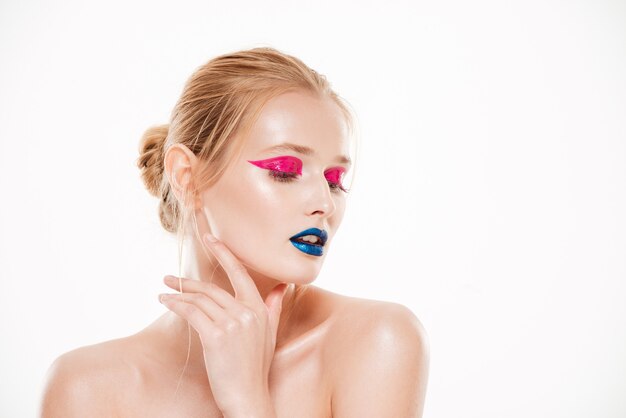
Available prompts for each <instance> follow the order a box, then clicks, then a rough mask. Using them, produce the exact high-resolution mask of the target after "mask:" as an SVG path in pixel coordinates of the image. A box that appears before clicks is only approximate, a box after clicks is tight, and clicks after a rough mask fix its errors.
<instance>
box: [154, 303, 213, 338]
mask: <svg viewBox="0 0 626 418" xmlns="http://www.w3.org/2000/svg"><path fill="white" fill-rule="evenodd" d="M159 300H161V303H162V304H163V305H164V306H165V307H166V308H167V309H169V310H170V311H172V312H174V313H175V314H177V315H178V316H180V317H181V318H183V319H185V320H186V321H187V322H189V324H190V325H191V326H192V327H193V328H194V329H195V330H196V331H197V332H198V334H200V335H207V333H210V332H215V330H217V326H216V325H215V324H214V323H213V321H210V320H209V318H207V315H206V314H205V313H204V312H203V311H202V310H201V309H200V308H199V307H197V306H196V305H194V304H192V303H186V302H183V301H182V300H180V299H177V298H168V297H160V298H159Z"/></svg>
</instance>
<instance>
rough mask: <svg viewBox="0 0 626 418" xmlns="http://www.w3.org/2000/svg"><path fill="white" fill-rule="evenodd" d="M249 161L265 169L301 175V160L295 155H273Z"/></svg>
mask: <svg viewBox="0 0 626 418" xmlns="http://www.w3.org/2000/svg"><path fill="white" fill-rule="evenodd" d="M248 162H249V163H251V164H254V165H256V166H257V167H261V168H264V169H266V170H275V171H282V172H285V173H297V174H299V175H302V161H300V159H298V158H296V157H275V158H268V159H267V160H258V161H251V160H248Z"/></svg>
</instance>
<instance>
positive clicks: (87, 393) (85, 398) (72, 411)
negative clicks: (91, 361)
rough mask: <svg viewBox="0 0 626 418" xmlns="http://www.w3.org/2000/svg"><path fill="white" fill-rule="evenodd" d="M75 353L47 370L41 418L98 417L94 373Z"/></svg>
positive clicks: (68, 354) (57, 360)
mask: <svg viewBox="0 0 626 418" xmlns="http://www.w3.org/2000/svg"><path fill="white" fill-rule="evenodd" d="M81 357H82V356H81V355H80V354H78V353H76V352H70V353H66V354H63V355H62V356H60V357H59V358H57V359H56V360H55V361H54V363H52V365H51V366H50V368H49V369H48V372H47V374H46V381H45V386H44V390H43V393H42V396H41V402H40V405H39V413H40V417H41V418H57V417H59V418H61V417H63V418H74V417H76V418H79V417H85V416H87V415H89V416H90V417H97V416H100V415H98V413H99V411H98V409H99V408H98V398H97V397H96V392H97V390H96V389H95V388H94V385H93V379H92V378H91V376H92V373H91V371H90V370H89V369H88V365H87V364H85V362H84V360H83V359H82V358H81Z"/></svg>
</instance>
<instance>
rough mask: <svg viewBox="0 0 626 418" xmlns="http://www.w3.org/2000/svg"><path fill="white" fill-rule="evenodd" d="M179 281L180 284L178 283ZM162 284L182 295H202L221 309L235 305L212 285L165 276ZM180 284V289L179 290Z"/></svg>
mask: <svg viewBox="0 0 626 418" xmlns="http://www.w3.org/2000/svg"><path fill="white" fill-rule="evenodd" d="M179 281H180V282H179ZM163 282H164V283H165V284H166V285H167V287H171V288H172V289H174V290H178V291H179V292H183V293H194V292H195V293H204V294H205V295H207V296H209V297H210V298H211V299H213V300H214V301H215V302H217V304H218V305H220V306H221V307H222V308H224V309H226V308H230V307H232V304H233V303H237V302H236V301H235V298H234V297H233V296H232V295H231V294H230V293H228V292H227V291H226V290H224V289H222V288H221V287H219V286H218V285H216V284H214V283H207V282H201V281H199V280H192V279H185V278H183V277H180V278H179V277H175V276H165V278H164V279H163ZM181 283H182V289H181V286H180V285H181Z"/></svg>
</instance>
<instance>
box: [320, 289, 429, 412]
mask: <svg viewBox="0 0 626 418" xmlns="http://www.w3.org/2000/svg"><path fill="white" fill-rule="evenodd" d="M333 297H334V298H337V299H336V300H337V306H338V307H339V308H338V311H337V319H336V320H335V321H333V326H332V328H331V329H330V330H329V335H328V337H329V338H328V342H327V350H326V355H325V362H326V364H327V365H328V368H327V370H329V371H330V372H331V373H332V376H330V378H331V381H332V382H331V385H332V387H333V389H332V410H333V416H337V417H358V416H377V417H392V416H407V417H408V416H411V417H415V416H421V414H422V410H423V404H424V400H425V394H426V386H427V380H428V368H429V358H430V349H429V341H428V334H427V332H426V330H425V328H424V326H423V325H422V323H421V321H420V320H419V319H418V318H417V316H416V315H415V314H414V313H413V311H411V310H410V309H409V308H408V307H406V306H404V305H401V304H398V303H393V302H386V301H377V300H369V299H361V298H352V297H346V296H340V295H336V294H334V296H333Z"/></svg>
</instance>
